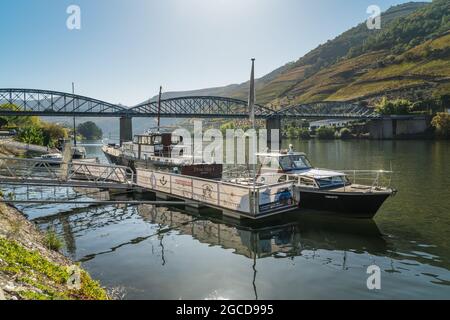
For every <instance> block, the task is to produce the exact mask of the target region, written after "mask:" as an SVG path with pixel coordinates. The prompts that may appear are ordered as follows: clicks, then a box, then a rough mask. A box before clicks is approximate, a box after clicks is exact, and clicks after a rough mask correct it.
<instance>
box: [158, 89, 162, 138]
mask: <svg viewBox="0 0 450 320" xmlns="http://www.w3.org/2000/svg"><path fill="white" fill-rule="evenodd" d="M161 95H162V86H159V97H158V132H159V127H160V124H161Z"/></svg>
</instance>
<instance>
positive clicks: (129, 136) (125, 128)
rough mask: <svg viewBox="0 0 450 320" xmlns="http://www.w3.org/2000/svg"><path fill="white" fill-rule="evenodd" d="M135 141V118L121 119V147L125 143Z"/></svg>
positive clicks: (125, 117) (123, 117)
mask: <svg viewBox="0 0 450 320" xmlns="http://www.w3.org/2000/svg"><path fill="white" fill-rule="evenodd" d="M127 141H133V118H131V117H128V116H122V117H120V145H122V143H123V142H127Z"/></svg>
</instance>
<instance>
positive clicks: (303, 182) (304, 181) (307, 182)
mask: <svg viewBox="0 0 450 320" xmlns="http://www.w3.org/2000/svg"><path fill="white" fill-rule="evenodd" d="M300 185H303V186H308V187H315V183H314V180H313V179H310V178H305V177H300Z"/></svg>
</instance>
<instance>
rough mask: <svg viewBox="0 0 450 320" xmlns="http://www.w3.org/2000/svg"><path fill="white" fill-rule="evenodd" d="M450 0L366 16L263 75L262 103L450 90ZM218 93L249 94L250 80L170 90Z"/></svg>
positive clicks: (414, 96) (260, 84) (259, 82)
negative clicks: (373, 19)
mask: <svg viewBox="0 0 450 320" xmlns="http://www.w3.org/2000/svg"><path fill="white" fill-rule="evenodd" d="M449 30H450V1H448V0H434V1H433V2H432V3H428V2H426V3H424V2H409V3H405V4H401V5H398V6H395V7H392V8H390V9H389V10H387V11H386V12H384V13H383V14H382V28H381V30H369V29H368V28H367V26H366V24H365V22H363V23H361V24H360V25H358V26H356V27H354V28H352V29H350V30H348V31H346V32H344V33H343V34H341V35H339V36H338V37H336V38H335V39H333V40H329V41H328V42H326V43H325V44H322V45H320V46H318V47H317V48H316V49H314V50H312V51H310V52H309V53H308V54H306V55H305V56H303V57H302V58H300V59H299V60H297V61H295V62H291V63H288V64H286V65H284V66H282V67H280V68H278V69H276V70H274V71H273V72H271V73H269V74H268V75H266V76H264V77H262V78H260V79H258V80H257V81H256V91H257V92H256V96H257V102H258V103H260V104H266V105H268V106H271V107H273V108H280V107H283V106H286V105H289V104H292V103H299V102H312V101H323V100H328V101H335V100H337V101H359V100H372V99H379V98H380V97H381V96H388V97H393V98H394V97H399V96H401V97H406V98H409V99H412V100H414V99H422V98H424V97H430V96H433V95H434V96H436V95H440V94H444V93H449V92H450V33H449ZM195 94H215V95H222V96H230V97H236V98H241V99H246V98H247V95H248V82H247V83H243V84H239V85H230V86H227V87H221V88H213V89H203V90H197V91H189V92H177V93H169V94H168V95H167V97H168V96H180V95H195Z"/></svg>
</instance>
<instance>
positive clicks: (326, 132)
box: [317, 126, 334, 140]
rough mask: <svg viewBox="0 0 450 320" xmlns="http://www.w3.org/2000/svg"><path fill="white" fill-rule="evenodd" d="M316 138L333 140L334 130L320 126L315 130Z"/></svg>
mask: <svg viewBox="0 0 450 320" xmlns="http://www.w3.org/2000/svg"><path fill="white" fill-rule="evenodd" d="M317 138H319V139H323V140H325V139H334V128H332V127H325V126H322V127H320V128H319V129H317Z"/></svg>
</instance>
